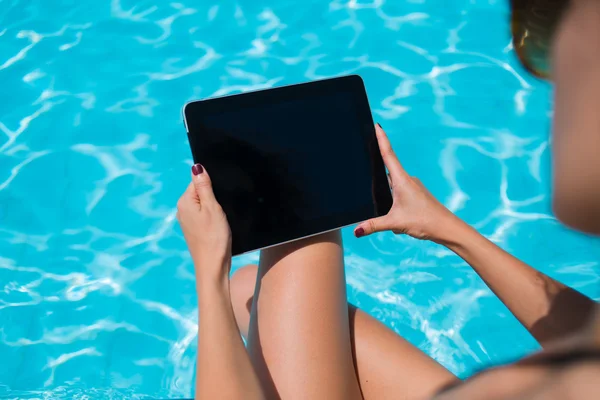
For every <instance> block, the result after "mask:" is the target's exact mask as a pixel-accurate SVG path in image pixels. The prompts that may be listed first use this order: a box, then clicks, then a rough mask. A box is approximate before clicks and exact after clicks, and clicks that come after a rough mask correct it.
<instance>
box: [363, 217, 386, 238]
mask: <svg viewBox="0 0 600 400" xmlns="http://www.w3.org/2000/svg"><path fill="white" fill-rule="evenodd" d="M391 229H392V226H391V224H390V222H389V218H387V216H383V217H378V218H373V219H369V220H367V221H364V222H361V223H360V224H358V226H357V227H356V228H355V229H354V236H356V237H363V236H368V235H370V234H372V233H375V232H382V231H388V230H391Z"/></svg>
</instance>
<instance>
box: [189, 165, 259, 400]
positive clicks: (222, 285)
mask: <svg viewBox="0 0 600 400" xmlns="http://www.w3.org/2000/svg"><path fill="white" fill-rule="evenodd" d="M192 172H193V182H192V183H191V184H190V185H189V186H188V188H187V190H186V191H185V193H184V194H183V195H182V196H181V198H180V199H179V202H178V203H177V218H178V220H179V223H180V225H181V229H182V231H183V234H184V236H185V241H186V243H187V245H188V248H189V250H190V254H191V256H192V260H193V261H194V269H195V272H196V291H197V293H198V313H199V315H198V321H199V323H198V359H197V362H196V398H198V399H251V400H254V399H264V398H265V396H264V392H263V389H262V387H261V386H260V382H259V380H258V377H257V376H256V372H255V371H254V368H253V367H252V363H251V362H250V357H249V356H248V353H247V352H246V348H245V347H244V343H243V342H242V338H241V337H240V334H239V331H238V328H237V324H236V322H235V317H234V314H233V308H232V306H231V300H230V296H229V270H230V269H231V231H230V229H229V224H228V223H227V218H226V216H225V213H224V212H223V210H222V209H221V207H220V206H219V204H218V203H217V200H216V199H215V196H214V194H213V191H212V186H211V181H210V178H209V176H208V173H207V172H206V171H205V170H204V168H203V167H202V166H201V165H199V164H196V165H194V167H193V168H192Z"/></svg>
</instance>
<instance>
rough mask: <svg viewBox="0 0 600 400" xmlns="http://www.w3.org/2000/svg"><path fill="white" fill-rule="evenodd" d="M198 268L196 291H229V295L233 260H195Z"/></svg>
mask: <svg viewBox="0 0 600 400" xmlns="http://www.w3.org/2000/svg"><path fill="white" fill-rule="evenodd" d="M194 269H195V270H196V291H197V292H198V295H200V293H201V292H209V293H215V292H227V295H228V296H229V271H230V269H231V260H217V261H215V260H206V261H199V262H194Z"/></svg>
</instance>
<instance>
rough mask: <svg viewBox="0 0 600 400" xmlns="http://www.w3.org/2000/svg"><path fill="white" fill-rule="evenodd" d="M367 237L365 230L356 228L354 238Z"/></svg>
mask: <svg viewBox="0 0 600 400" xmlns="http://www.w3.org/2000/svg"><path fill="white" fill-rule="evenodd" d="M364 235H365V230H364V229H363V228H360V227H359V228H356V230H355V231H354V236H356V237H357V238H358V237H361V236H364Z"/></svg>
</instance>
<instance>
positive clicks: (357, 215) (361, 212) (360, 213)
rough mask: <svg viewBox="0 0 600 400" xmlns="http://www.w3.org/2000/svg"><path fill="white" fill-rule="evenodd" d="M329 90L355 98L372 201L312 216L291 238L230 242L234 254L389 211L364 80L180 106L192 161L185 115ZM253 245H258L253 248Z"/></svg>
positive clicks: (304, 85) (318, 83)
mask: <svg viewBox="0 0 600 400" xmlns="http://www.w3.org/2000/svg"><path fill="white" fill-rule="evenodd" d="M332 92H338V93H340V92H341V93H347V94H348V95H351V96H353V98H354V100H355V102H356V110H357V115H356V117H357V119H358V121H359V125H360V132H361V135H362V136H363V140H364V141H365V146H366V147H367V149H368V152H369V159H370V162H371V169H372V173H373V188H372V190H373V193H372V196H371V197H372V198H373V200H374V204H367V205H365V206H364V207H362V208H360V209H356V210H353V211H350V212H343V213H339V214H333V215H329V216H327V217H322V218H318V219H315V220H312V221H311V222H310V225H309V226H308V225H307V226H306V227H304V229H302V230H300V231H299V232H296V233H297V235H295V236H298V237H295V238H292V239H284V238H283V237H281V238H279V239H278V238H276V237H274V238H273V239H274V241H276V243H273V244H269V245H260V244H258V243H256V244H252V245H250V246H245V247H251V248H247V249H246V248H244V247H241V246H236V245H235V243H234V244H233V250H232V252H233V255H234V256H236V255H241V254H244V253H248V252H253V251H257V250H262V249H265V248H269V247H273V246H277V245H280V244H283V243H288V242H292V241H295V240H299V239H302V238H306V237H310V236H315V235H318V234H321V233H325V232H330V231H334V230H337V229H341V228H343V227H346V226H350V225H354V224H356V223H359V222H362V221H364V220H367V219H370V218H374V217H378V216H381V215H385V214H387V213H388V212H389V210H390V208H391V206H392V195H391V190H390V187H389V183H388V179H387V173H386V170H385V166H384V163H383V159H382V158H381V153H380V150H379V146H378V144H377V137H376V134H375V126H374V123H373V118H372V115H371V109H370V107H369V101H368V98H367V94H366V90H365V86H364V82H363V80H362V78H361V77H360V76H358V75H350V76H343V77H338V78H332V79H326V80H320V81H313V82H309V83H300V84H294V85H288V86H281V87H277V88H273V89H266V90H259V91H254V92H245V93H240V94H235V95H228V96H223V97H216V98H209V99H205V100H198V101H191V102H189V103H187V104H186V105H185V106H184V107H183V117H184V124H185V127H186V131H187V135H188V140H189V142H190V148H191V151H192V156H193V159H194V163H202V160H199V159H197V157H196V154H194V147H196V146H194V144H195V143H197V138H193V137H192V136H191V135H190V129H189V119H190V118H188V115H192V114H193V115H195V116H197V115H198V114H206V115H210V114H216V113H221V112H228V111H231V110H234V109H240V108H246V107H257V106H260V105H262V104H271V103H279V102H285V101H293V100H297V99H302V98H306V97H318V96H319V95H320V94H331V93H332ZM207 169H208V170H210V166H207ZM217 200H218V199H217ZM283 236H286V235H283ZM254 246H258V247H256V248H254ZM240 247H241V248H240Z"/></svg>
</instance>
